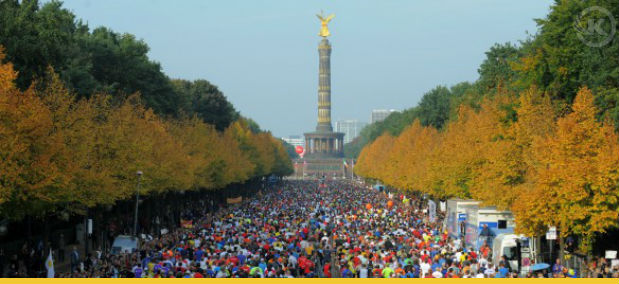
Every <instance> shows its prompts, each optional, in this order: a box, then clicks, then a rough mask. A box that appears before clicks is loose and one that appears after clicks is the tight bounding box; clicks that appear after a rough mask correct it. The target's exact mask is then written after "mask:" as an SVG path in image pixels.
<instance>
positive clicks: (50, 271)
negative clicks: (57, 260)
mask: <svg viewBox="0 0 619 284" xmlns="http://www.w3.org/2000/svg"><path fill="white" fill-rule="evenodd" d="M45 269H47V278H54V276H55V274H56V273H55V272H54V259H53V258H52V250H51V249H50V250H49V256H48V257H47V260H46V261H45ZM0 276H1V275H0Z"/></svg>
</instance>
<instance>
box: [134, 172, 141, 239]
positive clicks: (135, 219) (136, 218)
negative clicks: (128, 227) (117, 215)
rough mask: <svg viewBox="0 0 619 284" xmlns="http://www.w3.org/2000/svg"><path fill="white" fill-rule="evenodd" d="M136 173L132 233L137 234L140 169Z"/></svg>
mask: <svg viewBox="0 0 619 284" xmlns="http://www.w3.org/2000/svg"><path fill="white" fill-rule="evenodd" d="M136 174H137V175H138V187H137V190H136V193H135V216H134V218H133V234H134V235H135V236H136V237H137V236H138V205H139V204H140V181H141V180H142V171H138V172H137V173H136Z"/></svg>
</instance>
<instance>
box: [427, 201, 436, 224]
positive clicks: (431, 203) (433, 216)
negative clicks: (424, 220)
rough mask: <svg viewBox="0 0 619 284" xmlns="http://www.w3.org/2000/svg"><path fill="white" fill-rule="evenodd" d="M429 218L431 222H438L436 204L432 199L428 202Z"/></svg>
mask: <svg viewBox="0 0 619 284" xmlns="http://www.w3.org/2000/svg"><path fill="white" fill-rule="evenodd" d="M428 217H430V222H434V221H435V220H436V203H435V202H434V201H432V199H430V200H428Z"/></svg>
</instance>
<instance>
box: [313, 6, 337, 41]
mask: <svg viewBox="0 0 619 284" xmlns="http://www.w3.org/2000/svg"><path fill="white" fill-rule="evenodd" d="M316 17H318V19H320V33H318V35H319V36H321V37H328V36H330V35H331V33H329V28H327V24H329V22H330V21H331V19H333V17H335V14H331V15H329V16H327V17H325V16H324V14H323V13H322V11H320V14H316Z"/></svg>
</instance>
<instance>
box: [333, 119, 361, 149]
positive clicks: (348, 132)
mask: <svg viewBox="0 0 619 284" xmlns="http://www.w3.org/2000/svg"><path fill="white" fill-rule="evenodd" d="M366 125H367V123H365V122H361V121H358V120H356V119H354V120H353V119H351V120H340V121H337V122H335V131H337V132H343V133H344V144H347V143H350V142H351V141H353V140H354V139H355V138H357V136H359V133H361V129H363V127H365V126H366Z"/></svg>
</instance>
